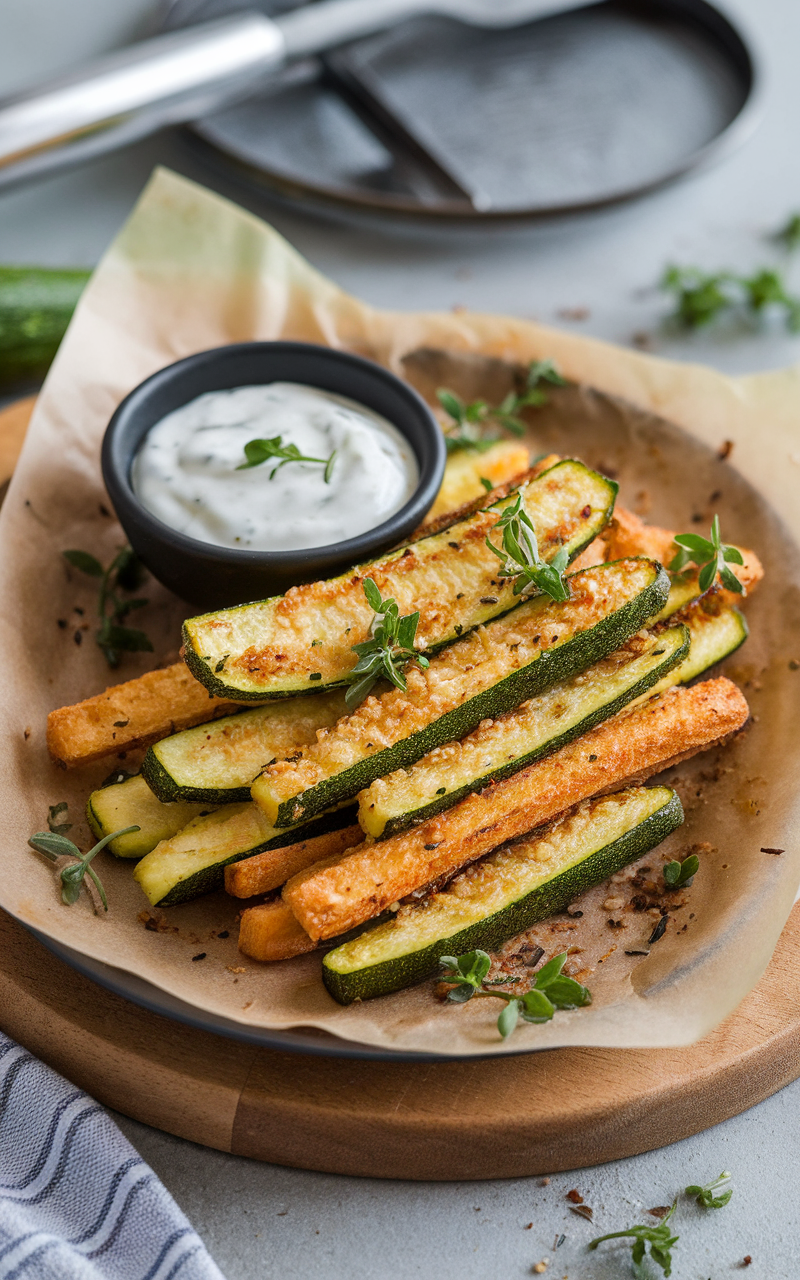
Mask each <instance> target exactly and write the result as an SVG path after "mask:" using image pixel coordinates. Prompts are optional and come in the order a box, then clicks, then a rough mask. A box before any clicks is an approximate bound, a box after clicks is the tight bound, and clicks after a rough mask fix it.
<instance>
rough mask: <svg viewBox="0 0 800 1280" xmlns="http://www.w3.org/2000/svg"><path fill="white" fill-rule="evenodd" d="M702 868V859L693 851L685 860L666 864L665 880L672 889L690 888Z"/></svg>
mask: <svg viewBox="0 0 800 1280" xmlns="http://www.w3.org/2000/svg"><path fill="white" fill-rule="evenodd" d="M699 870H700V859H699V858H698V856H697V854H696V853H692V854H690V855H689V857H688V858H684V859H683V862H678V861H677V860H676V861H673V862H667V863H665V864H664V882H665V883H666V884H668V885H669V887H670V889H683V888H684V887H685V888H687V889H688V887H689V885H690V884H691V883H692V881H693V880H694V878H695V876H696V875H697V873H698V871H699Z"/></svg>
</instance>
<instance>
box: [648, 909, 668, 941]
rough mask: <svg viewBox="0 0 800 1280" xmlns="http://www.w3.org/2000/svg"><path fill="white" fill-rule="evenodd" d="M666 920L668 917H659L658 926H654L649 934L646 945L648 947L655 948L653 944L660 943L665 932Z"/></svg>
mask: <svg viewBox="0 0 800 1280" xmlns="http://www.w3.org/2000/svg"><path fill="white" fill-rule="evenodd" d="M668 920H669V916H662V917H661V919H660V920H659V922H658V924H657V925H656V927H655V929H654V930H653V932H652V933H651V934H650V937H649V938H648V939H647V945H648V947H653V946H655V944H656V943H657V942H660V941H661V939H662V938H663V937H664V934H665V933H666V932H667V921H668Z"/></svg>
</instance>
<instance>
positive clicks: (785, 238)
mask: <svg viewBox="0 0 800 1280" xmlns="http://www.w3.org/2000/svg"><path fill="white" fill-rule="evenodd" d="M772 239H773V240H774V241H775V242H776V243H777V244H779V245H782V246H783V248H784V249H785V250H786V251H787V253H794V251H795V250H796V249H800V213H790V214H789V217H788V218H787V219H786V221H785V222H784V224H783V226H782V227H781V228H780V230H778V231H776V232H775V234H774V235H773V236H772Z"/></svg>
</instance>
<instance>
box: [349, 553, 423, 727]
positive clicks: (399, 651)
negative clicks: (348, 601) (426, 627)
mask: <svg viewBox="0 0 800 1280" xmlns="http://www.w3.org/2000/svg"><path fill="white" fill-rule="evenodd" d="M364 595H365V596H366V597H367V601H368V603H369V606H370V608H371V609H372V610H373V612H374V615H375V616H374V617H373V619H372V621H371V623H370V625H369V639H368V640H363V641H362V642H361V644H354V645H353V650H354V652H355V653H357V654H358V662H357V663H356V665H355V666H354V667H353V670H352V672H351V673H350V681H351V683H350V687H349V689H348V690H347V693H346V694H345V702H346V704H347V706H348V708H349V710H351V711H352V710H353V708H354V707H357V706H358V704H359V703H360V702H363V701H364V699H365V698H366V696H367V694H368V693H369V691H370V689H371V688H372V686H373V685H374V684H375V683H376V681H378V680H380V678H381V677H382V676H384V677H385V678H386V679H387V680H391V682H392V684H393V685H395V687H396V688H398V689H402V690H403V692H404V693H405V690H406V678H405V675H404V674H403V667H405V665H406V664H407V663H409V662H416V664H417V666H419V667H427V666H428V659H427V658H426V657H424V656H423V655H422V654H421V653H417V651H416V649H415V648H414V637H415V636H416V634H417V625H418V623H419V613H418V612H417V613H407V614H405V615H404V616H403V617H402V618H401V617H400V610H399V608H398V606H397V601H396V600H392V599H389V600H383V599H382V598H381V593H380V591H379V590H378V588H377V586H376V585H375V583H374V582H373V580H372V578H365V579H364Z"/></svg>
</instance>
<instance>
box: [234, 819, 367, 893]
mask: <svg viewBox="0 0 800 1280" xmlns="http://www.w3.org/2000/svg"><path fill="white" fill-rule="evenodd" d="M363 839H364V832H363V831H362V830H361V828H360V827H359V826H353V827H343V828H342V829H341V830H340V831H327V832H325V834H324V835H321V836H312V838H311V839H310V840H299V841H298V842H297V844H287V845H284V847H283V848H282V849H266V850H265V851H264V852H263V853H256V854H254V855H253V857H252V858H245V859H244V860H243V861H242V862H232V863H231V864H230V866H227V867H226V868H225V889H226V890H227V892H228V893H230V894H232V896H233V897H234V898H254V897H255V896H256V894H259V893H269V892H270V890H271V889H279V888H280V886H281V885H282V884H285V883H286V881H287V880H288V879H289V878H290V877H291V876H293V875H296V874H297V872H298V871H303V870H305V868H306V867H310V866H312V865H313V863H315V862H318V861H319V860H320V859H321V858H328V857H330V856H331V855H332V854H341V853H344V852H345V850H347V849H352V848H354V847H355V845H357V844H361V842H362V840H363Z"/></svg>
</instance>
